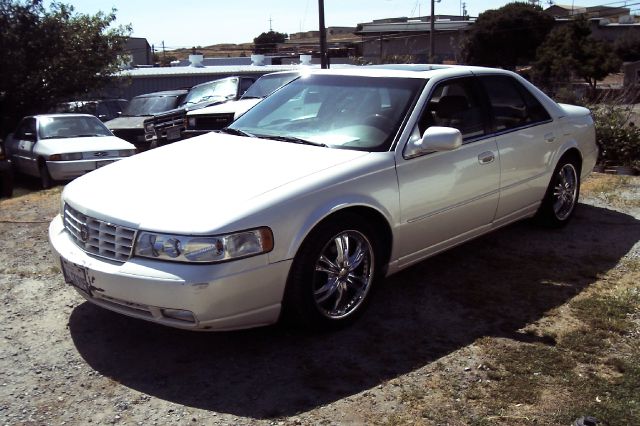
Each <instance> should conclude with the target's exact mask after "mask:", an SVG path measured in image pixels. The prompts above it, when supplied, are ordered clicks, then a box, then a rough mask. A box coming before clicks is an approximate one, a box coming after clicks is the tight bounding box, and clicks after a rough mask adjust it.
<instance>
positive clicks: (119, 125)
mask: <svg viewBox="0 0 640 426" xmlns="http://www.w3.org/2000/svg"><path fill="white" fill-rule="evenodd" d="M149 117H151V116H150V115H139V116H132V117H118V118H114V119H113V120H109V121H107V122H106V123H104V125H105V126H107V128H109V129H111V130H119V129H142V123H144V120H146V119H147V118H149Z"/></svg>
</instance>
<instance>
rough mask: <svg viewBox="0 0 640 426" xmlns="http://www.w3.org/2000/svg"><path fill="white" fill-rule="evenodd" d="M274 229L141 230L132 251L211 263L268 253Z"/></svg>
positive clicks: (271, 245) (174, 259) (159, 258)
mask: <svg viewBox="0 0 640 426" xmlns="http://www.w3.org/2000/svg"><path fill="white" fill-rule="evenodd" d="M272 249H273V233H272V232H271V229H269V228H267V227H261V228H257V229H251V230H248V231H241V232H234V233H232V234H225V235H218V236H211V237H209V236H189V235H169V234H157V233H154V232H146V231H143V232H140V233H139V234H138V238H137V239H136V246H135V250H134V255H136V256H140V257H147V258H150V259H158V260H169V261H175V262H194V263H212V262H223V261H226V260H233V259H240V258H243V257H249V256H255V255H258V254H262V253H268V252H270V251H271V250H272Z"/></svg>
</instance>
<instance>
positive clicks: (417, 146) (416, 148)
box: [404, 126, 462, 158]
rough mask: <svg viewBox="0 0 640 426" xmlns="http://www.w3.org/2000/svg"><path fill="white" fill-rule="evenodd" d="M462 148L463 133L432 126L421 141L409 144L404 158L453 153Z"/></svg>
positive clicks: (448, 128)
mask: <svg viewBox="0 0 640 426" xmlns="http://www.w3.org/2000/svg"><path fill="white" fill-rule="evenodd" d="M461 146H462V133H460V130H458V129H454V128H453V127H440V126H431V127H429V128H428V129H427V130H425V132H424V134H423V135H422V138H421V139H417V140H415V141H411V142H409V144H407V147H406V148H405V152H404V157H405V158H413V157H418V156H420V155H424V154H427V153H429V152H438V151H453V150H454V149H457V148H460V147H461Z"/></svg>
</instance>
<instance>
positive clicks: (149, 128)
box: [144, 123, 155, 133]
mask: <svg viewBox="0 0 640 426" xmlns="http://www.w3.org/2000/svg"><path fill="white" fill-rule="evenodd" d="M144 131H145V132H147V133H155V129H154V128H153V123H145V124H144Z"/></svg>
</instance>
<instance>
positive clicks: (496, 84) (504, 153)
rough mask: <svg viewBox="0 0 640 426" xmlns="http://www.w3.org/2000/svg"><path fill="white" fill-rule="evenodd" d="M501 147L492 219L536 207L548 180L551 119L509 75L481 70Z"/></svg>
mask: <svg viewBox="0 0 640 426" xmlns="http://www.w3.org/2000/svg"><path fill="white" fill-rule="evenodd" d="M478 78H479V80H480V83H481V85H482V87H483V88H484V90H485V92H486V94H487V97H488V102H489V104H490V111H491V115H492V132H493V133H494V134H495V135H496V142H497V145H498V150H499V151H500V163H501V177H500V202H499V205H498V211H497V213H496V221H500V220H501V219H504V220H507V221H508V220H510V218H513V217H517V216H522V215H523V214H528V213H531V212H532V211H535V209H536V208H537V205H538V203H539V201H540V200H541V199H542V197H543V196H544V193H545V191H546V188H547V185H548V184H549V173H550V170H549V169H550V167H551V160H552V159H553V158H554V151H555V150H556V149H557V146H558V144H557V140H559V139H560V137H559V136H561V135H558V134H557V129H556V128H555V124H554V122H553V121H552V119H551V116H550V115H549V113H548V112H547V111H546V110H545V109H544V107H543V106H542V104H541V103H540V102H539V101H538V100H537V99H536V98H535V97H534V96H533V95H532V94H531V93H530V92H529V91H528V90H527V89H526V87H525V86H524V85H523V84H521V83H520V82H519V81H518V80H516V79H515V78H514V77H511V76H508V75H481V76H479V77H478Z"/></svg>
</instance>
